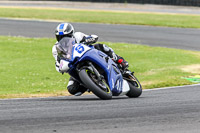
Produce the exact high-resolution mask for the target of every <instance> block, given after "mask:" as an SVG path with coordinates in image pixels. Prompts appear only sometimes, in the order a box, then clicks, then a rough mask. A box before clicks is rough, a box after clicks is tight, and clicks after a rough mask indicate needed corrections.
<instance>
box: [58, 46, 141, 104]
mask: <svg viewBox="0 0 200 133" xmlns="http://www.w3.org/2000/svg"><path fill="white" fill-rule="evenodd" d="M59 47H60V48H59V49H62V51H65V53H64V54H63V53H62V54H63V55H64V56H63V57H65V58H62V59H61V61H60V70H61V71H62V72H66V73H69V75H70V76H72V77H73V78H74V79H76V80H77V81H78V82H79V83H80V84H81V85H83V86H85V87H86V88H88V90H89V91H91V92H93V93H94V94H95V95H96V96H97V97H99V98H100V99H104V100H106V99H111V98H112V96H121V95H127V96H128V97H130V98H136V97H139V96H140V95H141V94H142V86H141V84H140V82H139V81H138V80H137V78H136V77H135V76H134V74H133V72H131V71H129V70H126V71H124V72H123V71H122V70H120V69H119V68H118V66H117V64H116V63H115V62H114V61H113V60H112V59H111V58H110V57H109V56H108V55H106V54H105V53H103V52H101V51H99V50H97V49H95V48H94V47H93V46H92V45H84V44H81V43H80V44H73V45H72V46H67V47H65V46H64V47H62V46H59Z"/></svg>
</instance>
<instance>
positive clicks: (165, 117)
mask: <svg viewBox="0 0 200 133" xmlns="http://www.w3.org/2000/svg"><path fill="white" fill-rule="evenodd" d="M199 95H200V89H199V87H198V86H187V87H180V88H170V89H161V90H153V91H145V92H143V95H142V96H141V97H140V98H134V99H130V98H127V97H114V98H113V100H99V99H98V98H97V97H95V96H94V95H88V96H81V97H75V96H69V97H53V98H34V99H13V100H0V107H1V108H0V133H51V132H52V133H53V132H58V133H94V132H95V133H110V132H114V133H122V132H124V133H134V132H136V133H147V132H148V133H161V132H162V133H199V131H200V126H199V125H200V113H199V111H200V98H199Z"/></svg>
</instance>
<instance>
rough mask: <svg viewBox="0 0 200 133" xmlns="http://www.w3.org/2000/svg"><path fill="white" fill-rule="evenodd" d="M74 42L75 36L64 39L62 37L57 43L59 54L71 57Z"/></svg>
mask: <svg viewBox="0 0 200 133" xmlns="http://www.w3.org/2000/svg"><path fill="white" fill-rule="evenodd" d="M74 42H75V39H74V38H69V37H64V38H63V39H61V40H60V41H59V42H58V43H57V45H56V50H57V52H58V56H59V57H60V58H64V59H71V54H72V48H73V43H74Z"/></svg>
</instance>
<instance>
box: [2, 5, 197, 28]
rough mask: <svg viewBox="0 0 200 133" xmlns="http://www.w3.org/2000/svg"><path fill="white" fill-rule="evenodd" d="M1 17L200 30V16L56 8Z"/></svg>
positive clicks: (10, 12) (22, 10)
mask: <svg viewBox="0 0 200 133" xmlns="http://www.w3.org/2000/svg"><path fill="white" fill-rule="evenodd" d="M0 17H11V18H28V19H45V20H57V21H67V22H86V23H88V22H89V23H109V24H130V25H132V24H135V25H152V26H167V27H184V28H200V24H199V23H200V15H180V14H179V15H178V14H165V13H163V14H158V13H136V12H120V11H97V10H75V9H74V10H72V9H55V8H30V7H27V8H25V7H21V8H17V7H15V8H14V7H13V8H7V7H0Z"/></svg>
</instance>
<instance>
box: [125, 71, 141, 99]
mask: <svg viewBox="0 0 200 133" xmlns="http://www.w3.org/2000/svg"><path fill="white" fill-rule="evenodd" d="M129 79H130V80H128V84H129V87H130V91H129V92H128V93H127V94H126V95H127V96H128V97H130V98H137V97H139V96H140V95H141V94H142V86H141V84H140V82H139V81H138V79H137V78H136V77H135V76H134V75H131V76H130V77H129Z"/></svg>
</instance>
